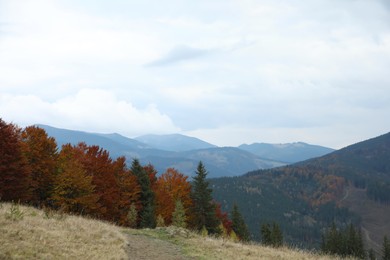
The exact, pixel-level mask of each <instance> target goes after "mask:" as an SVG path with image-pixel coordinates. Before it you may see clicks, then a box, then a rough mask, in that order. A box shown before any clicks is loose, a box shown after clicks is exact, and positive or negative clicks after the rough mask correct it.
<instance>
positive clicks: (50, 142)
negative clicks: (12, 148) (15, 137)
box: [21, 126, 58, 205]
mask: <svg viewBox="0 0 390 260" xmlns="http://www.w3.org/2000/svg"><path fill="white" fill-rule="evenodd" d="M21 137H22V138H21V140H22V151H23V154H24V156H25V157H26V159H27V162H28V164H29V167H30V169H31V175H30V176H31V183H30V190H31V195H32V197H31V202H32V203H33V204H34V205H39V204H41V203H43V204H47V200H48V198H49V197H50V195H51V192H52V190H53V185H54V176H55V174H56V171H57V158H58V153H57V143H56V141H55V139H54V138H53V137H48V135H47V133H46V131H45V130H44V129H42V128H39V127H36V126H29V127H26V128H25V129H24V130H23V131H22V134H21Z"/></svg>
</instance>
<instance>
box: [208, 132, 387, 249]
mask: <svg viewBox="0 0 390 260" xmlns="http://www.w3.org/2000/svg"><path fill="white" fill-rule="evenodd" d="M210 182H211V184H212V187H213V191H214V198H215V199H216V200H217V201H221V202H223V204H222V208H223V209H224V210H228V211H230V209H231V207H232V204H233V203H234V202H237V204H238V205H240V210H241V212H242V214H243V216H244V218H245V220H246V221H247V224H248V226H249V228H250V230H252V232H253V236H254V238H256V239H260V235H259V226H260V225H261V224H262V223H265V222H272V221H276V222H278V223H280V225H281V226H282V230H283V232H284V233H285V238H286V240H287V241H288V242H289V243H292V244H294V245H297V246H304V247H318V246H319V244H320V241H321V234H322V232H323V230H324V229H326V228H327V227H329V226H330V225H331V223H332V222H335V223H336V224H337V225H338V226H345V225H346V224H348V223H351V222H352V223H354V224H355V225H359V226H360V227H361V232H363V237H364V239H365V242H366V245H367V249H369V248H373V249H374V250H375V251H376V252H379V250H380V246H381V243H382V241H383V236H384V235H387V236H389V235H390V206H389V204H390V133H388V134H385V135H382V136H379V137H376V138H372V139H370V140H366V141H363V142H360V143H357V144H354V145H351V146H348V147H346V148H343V149H341V150H338V151H335V152H332V153H330V154H327V155H325V156H322V157H319V158H314V159H310V160H307V161H304V162H299V163H296V164H293V165H289V166H283V167H278V168H273V169H269V170H256V171H252V172H249V173H247V174H246V175H243V176H240V177H233V178H217V179H211V180H210Z"/></svg>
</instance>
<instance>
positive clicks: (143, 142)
mask: <svg viewBox="0 0 390 260" xmlns="http://www.w3.org/2000/svg"><path fill="white" fill-rule="evenodd" d="M37 126H39V127H41V128H43V129H45V130H46V132H47V133H48V135H49V136H52V137H54V138H55V139H56V141H57V144H58V146H59V147H61V146H62V145H63V144H65V143H71V144H77V143H78V142H85V143H87V144H89V145H99V146H100V147H103V148H104V149H106V150H108V151H109V152H110V155H111V156H112V157H114V158H116V157H118V156H125V157H126V158H127V159H129V160H131V159H132V158H139V159H140V161H141V162H142V163H143V164H147V163H151V164H153V165H154V166H155V168H156V169H157V171H158V172H159V173H162V172H164V171H165V170H166V169H167V168H169V167H174V168H176V169H178V170H179V171H181V172H183V173H184V174H187V175H192V174H193V172H194V170H195V168H196V165H197V164H198V162H199V161H203V162H204V164H205V165H207V169H208V171H209V172H210V174H209V177H221V176H238V175H242V174H245V173H247V172H248V171H253V170H256V169H268V168H273V167H278V166H283V165H286V164H288V163H294V162H297V161H300V160H306V159H309V158H313V157H317V156H320V155H324V154H326V153H329V152H331V151H334V150H333V149H330V148H326V147H321V146H313V145H309V144H305V143H294V144H283V145H276V144H275V145H273V144H252V145H241V146H239V147H217V146H216V145H213V144H210V143H207V142H205V141H202V140H200V139H198V138H194V137H188V136H185V135H180V134H172V135H144V136H140V137H137V138H135V139H131V138H127V137H124V136H122V135H119V134H99V133H87V132H82V131H75V130H66V129H60V128H55V127H51V126H47V125H37ZM267 151H269V152H268V153H267Z"/></svg>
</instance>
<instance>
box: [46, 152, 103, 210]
mask: <svg viewBox="0 0 390 260" xmlns="http://www.w3.org/2000/svg"><path fill="white" fill-rule="evenodd" d="M59 170H60V173H59V174H58V175H57V177H56V179H55V187H54V190H53V195H52V197H51V199H52V200H53V201H54V204H55V206H57V207H58V208H61V209H63V210H65V211H66V212H74V213H83V214H91V213H92V212H94V211H95V209H96V203H97V200H98V196H97V195H96V194H95V193H94V186H93V185H92V176H88V175H87V174H86V171H85V170H84V169H83V166H82V164H81V163H80V162H79V161H77V160H66V159H65V160H63V161H62V162H61V163H60V169H59Z"/></svg>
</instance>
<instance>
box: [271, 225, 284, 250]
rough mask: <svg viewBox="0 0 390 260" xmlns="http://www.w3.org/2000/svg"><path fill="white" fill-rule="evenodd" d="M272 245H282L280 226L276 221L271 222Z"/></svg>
mask: <svg viewBox="0 0 390 260" xmlns="http://www.w3.org/2000/svg"><path fill="white" fill-rule="evenodd" d="M271 238H272V245H273V246H274V247H280V246H282V245H283V233H282V231H281V230H280V226H279V225H278V224H277V223H276V222H273V223H272V231H271Z"/></svg>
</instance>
